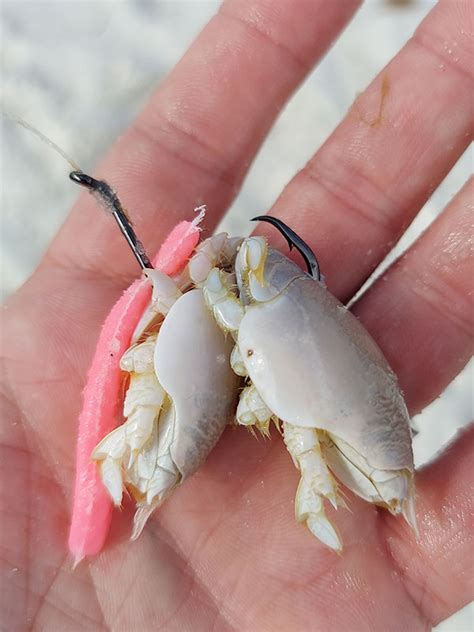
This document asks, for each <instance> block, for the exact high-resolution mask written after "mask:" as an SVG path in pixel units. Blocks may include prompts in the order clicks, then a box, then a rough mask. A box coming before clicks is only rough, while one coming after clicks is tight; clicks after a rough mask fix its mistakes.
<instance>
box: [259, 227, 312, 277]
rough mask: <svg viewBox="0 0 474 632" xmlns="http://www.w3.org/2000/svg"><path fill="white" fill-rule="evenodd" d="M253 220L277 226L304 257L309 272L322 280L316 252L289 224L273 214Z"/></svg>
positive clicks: (291, 245) (290, 245)
mask: <svg viewBox="0 0 474 632" xmlns="http://www.w3.org/2000/svg"><path fill="white" fill-rule="evenodd" d="M250 221H251V222H268V223H269V224H271V225H272V226H275V228H276V229H277V230H279V231H280V233H281V234H282V235H283V237H284V238H285V239H286V241H287V242H288V246H289V247H290V250H291V249H292V248H293V246H294V247H295V248H296V250H297V251H298V252H299V253H300V255H301V256H302V257H303V259H304V261H305V263H306V266H307V268H308V273H309V274H310V275H311V276H312V277H313V278H314V279H316V280H317V281H321V272H320V270H319V264H318V260H317V259H316V256H315V254H314V252H313V251H312V250H311V248H310V247H309V246H308V244H307V243H306V242H305V241H303V240H302V239H301V237H300V236H299V235H297V234H296V233H295V231H294V230H292V229H291V228H290V227H289V226H287V225H286V224H285V223H284V222H282V221H281V219H277V218H276V217H272V216H271V215H258V216H257V217H253V218H252V219H251V220H250Z"/></svg>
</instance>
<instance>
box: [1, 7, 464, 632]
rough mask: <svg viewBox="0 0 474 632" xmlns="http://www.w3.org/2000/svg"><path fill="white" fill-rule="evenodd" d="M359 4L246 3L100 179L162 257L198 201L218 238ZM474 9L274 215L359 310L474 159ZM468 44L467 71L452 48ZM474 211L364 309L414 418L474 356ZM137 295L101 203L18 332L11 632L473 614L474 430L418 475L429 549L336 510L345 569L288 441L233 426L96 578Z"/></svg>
mask: <svg viewBox="0 0 474 632" xmlns="http://www.w3.org/2000/svg"><path fill="white" fill-rule="evenodd" d="M357 6H358V2H357V0H340V1H339V2H331V3H328V2H326V1H325V0H311V1H310V2H305V1H302V0H301V1H300V2H298V3H297V4H296V5H295V4H294V3H288V2H285V1H284V0H278V1H277V2H274V0H252V1H250V0H234V1H231V0H229V1H226V2H224V4H223V6H222V7H221V9H220V11H219V13H218V14H217V15H216V17H215V18H214V19H213V20H212V21H211V22H210V23H209V24H208V26H207V27H206V28H205V29H204V31H203V32H202V34H201V35H200V36H199V38H198V39H197V41H196V42H195V43H194V44H193V46H192V47H191V49H190V50H189V51H188V52H187V54H186V55H185V57H184V58H183V59H182V61H181V62H180V63H179V64H178V66H177V67H176V68H175V70H174V71H173V72H172V73H171V74H170V76H169V77H168V78H167V80H166V81H165V82H164V83H163V85H161V86H160V87H159V88H158V90H157V91H156V93H155V94H154V96H153V97H152V99H151V101H150V103H149V104H148V105H147V106H146V108H145V109H144V111H143V112H142V114H141V115H140V116H139V117H138V119H137V120H136V122H135V123H134V125H133V126H132V128H131V129H130V130H128V131H127V132H126V133H125V134H124V135H123V136H121V138H120V139H119V140H118V141H117V143H116V145H115V146H114V147H113V148H112V150H111V151H110V153H109V154H108V156H107V157H106V158H105V160H104V161H103V163H102V164H101V166H100V168H99V170H98V175H99V176H100V177H102V178H106V179H108V180H109V181H110V182H111V184H112V185H113V186H114V187H115V188H116V190H117V191H118V192H119V194H120V196H121V198H122V200H123V202H124V204H125V206H127V207H128V208H129V209H131V211H130V212H131V214H132V216H133V219H134V222H135V227H136V230H137V233H138V234H139V235H140V236H141V237H142V239H143V241H144V242H145V245H146V247H147V249H148V250H149V251H150V252H151V253H153V252H154V251H156V250H157V249H158V246H159V244H160V242H161V241H162V239H163V238H164V236H165V235H166V233H167V232H168V231H169V229H170V228H171V227H172V226H173V225H174V224H176V223H177V221H178V220H180V219H183V218H184V217H185V214H186V211H187V210H188V209H190V208H192V207H193V206H194V205H195V201H196V200H197V199H205V201H206V203H207V205H208V208H209V209H210V211H209V213H208V215H207V218H206V221H207V226H208V228H209V229H212V228H213V227H214V226H215V225H216V223H217V222H218V220H219V218H220V217H221V215H222V214H223V213H224V212H225V209H226V207H227V206H228V204H229V203H230V201H231V199H232V198H233V196H234V195H235V193H236V191H237V190H238V188H239V186H240V184H241V182H242V179H243V177H244V175H245V170H246V169H247V167H248V165H249V163H250V161H251V159H252V158H253V156H254V155H255V153H256V151H257V149H258V147H259V145H260V143H261V142H262V140H263V138H264V137H265V134H266V132H267V131H268V129H269V127H270V126H271V124H272V123H273V121H274V119H275V117H276V115H277V114H278V111H279V110H280V109H281V107H283V105H284V103H285V102H286V100H287V99H288V98H289V96H290V95H291V93H292V91H293V90H294V89H295V88H296V87H297V85H298V84H299V83H300V81H301V80H302V79H303V77H304V76H305V75H306V73H307V72H309V71H310V70H311V69H312V67H313V66H314V64H315V63H316V61H317V60H318V59H319V58H320V57H321V55H322V54H323V53H324V51H325V50H326V48H327V47H328V46H329V44H330V43H331V42H332V41H333V40H334V39H335V38H336V36H337V34H338V32H339V31H340V30H341V29H342V28H343V27H344V25H345V24H346V23H347V21H348V20H349V19H350V18H351V16H352V14H353V13H354V12H355V10H356V9H357ZM295 7H297V10H295ZM469 11H470V8H469V2H468V1H466V2H464V1H463V0H459V1H452V0H442V1H441V2H440V3H439V4H438V5H437V6H436V7H435V8H434V9H433V10H432V12H431V13H430V14H429V15H428V17H427V18H426V19H425V20H424V22H423V23H422V24H421V25H420V27H419V29H418V30H417V31H416V33H415V34H414V36H413V38H412V39H411V40H410V41H409V42H408V43H407V45H406V46H405V47H404V48H403V50H402V51H401V52H400V53H399V54H398V55H397V56H396V57H395V59H394V60H393V61H392V62H391V63H390V64H389V65H388V66H387V67H386V68H385V69H384V70H383V72H382V73H381V75H380V76H379V77H376V78H375V79H374V81H373V83H372V84H371V85H370V86H369V87H368V88H367V90H366V91H365V92H364V93H363V94H362V95H361V96H359V97H358V98H357V99H356V101H355V103H354V104H353V106H352V108H351V109H350V110H349V112H348V113H347V116H346V117H345V119H344V120H343V121H342V123H341V124H340V126H339V127H338V128H337V129H336V130H335V131H334V132H333V133H332V135H331V136H330V137H329V138H328V140H327V142H326V143H325V144H324V145H323V147H322V148H320V149H319V150H318V151H317V153H316V154H315V155H314V157H313V158H312V159H311V160H310V162H309V163H308V165H306V167H304V169H302V171H301V172H299V173H298V174H297V175H296V176H295V178H294V179H293V180H292V181H291V182H290V183H289V184H288V186H287V187H286V188H285V190H284V191H283V193H282V195H281V197H280V198H279V199H278V200H277V202H276V203H275V205H274V207H273V208H272V209H271V214H272V215H275V216H277V217H280V218H281V219H283V220H284V221H286V222H287V223H289V224H290V225H291V226H292V227H293V228H294V229H295V230H296V231H297V232H298V233H299V234H301V235H302V236H303V238H304V239H305V240H307V241H308V242H309V244H310V245H311V247H313V249H314V250H315V252H316V253H317V255H318V259H319V261H320V264H321V267H322V270H323V272H324V274H325V276H326V278H327V280H328V285H329V289H330V290H331V291H332V292H334V293H335V294H336V295H337V296H338V297H339V298H341V299H342V300H348V299H349V298H350V297H351V296H352V295H353V294H354V293H355V291H356V290H357V289H358V288H359V287H360V286H361V285H362V283H363V282H364V280H365V279H366V278H367V277H368V276H369V275H370V273H371V272H372V271H373V269H374V268H375V267H376V266H377V264H378V263H379V261H380V260H381V259H382V258H383V257H384V255H385V254H386V252H387V251H388V250H389V249H390V247H391V245H392V244H393V243H394V242H395V241H396V240H397V239H398V238H399V237H400V235H401V234H402V233H403V231H404V229H405V228H406V226H407V225H408V224H409V223H410V221H411V220H412V219H413V217H414V216H415V214H416V213H417V212H418V210H419V209H420V207H421V206H422V205H423V203H424V202H425V201H426V200H427V198H428V197H429V196H430V194H431V192H432V191H433V189H434V188H435V187H436V186H437V184H438V183H439V182H440V181H441V180H442V179H443V177H444V176H445V175H446V173H447V172H448V171H449V170H450V169H451V167H452V166H453V164H454V163H455V162H456V160H457V159H458V157H459V156H460V155H461V153H462V152H463V151H464V150H465V148H466V147H467V146H468V144H469V143H470V141H471V139H472V114H473V112H472V64H470V60H471V59H472V54H473V53H472V39H469V33H466V28H467V27H466V25H467V24H469ZM449 37H451V38H453V39H456V41H457V42H458V50H459V59H458V61H457V63H456V64H454V63H453V62H452V60H451V59H449V58H446V52H445V51H444V50H443V46H442V42H443V41H445V40H446V38H449ZM441 62H442V63H443V64H444V65H445V72H442V73H441V72H440V71H439V66H440V63H441ZM262 85H265V90H263V91H262V90H261V89H260V88H261V86H262ZM383 86H385V88H383ZM387 87H388V88H389V89H387ZM383 95H385V96H384V97H383V107H380V105H381V99H382V96H383ZM448 141H449V142H448ZM472 196H473V183H472V181H471V182H468V183H466V185H465V187H464V188H463V189H462V190H461V191H460V192H459V193H458V195H457V196H455V197H454V198H453V200H452V202H451V203H450V205H449V206H448V208H446V209H445V210H444V212H443V213H442V214H441V215H440V216H439V218H438V219H437V220H436V221H435V223H434V224H433V225H432V226H431V227H430V228H429V229H428V230H427V232H426V233H425V234H424V235H422V236H421V238H420V239H419V241H418V242H417V243H415V245H414V246H413V247H411V249H410V250H409V251H408V253H407V254H406V256H404V257H403V258H402V259H400V260H399V261H398V262H396V263H395V264H394V265H392V266H391V267H390V268H389V269H388V270H387V272H386V273H385V274H384V276H383V278H382V279H380V280H378V281H377V282H376V283H375V284H374V285H373V286H372V287H371V289H370V290H369V291H368V292H367V293H366V294H364V295H363V296H362V297H361V298H360V299H359V300H358V301H357V302H356V304H355V306H354V311H355V313H356V314H357V315H358V317H359V318H360V319H361V320H362V322H363V323H364V324H365V326H366V327H367V328H368V330H369V331H370V332H371V334H372V335H373V336H374V338H375V339H376V340H377V342H378V343H379V345H380V346H381V348H382V350H383V351H384V353H385V354H386V356H387V358H388V360H389V362H390V363H391V365H392V366H393V368H394V370H395V371H396V373H397V374H398V376H399V380H400V384H401V387H402V389H403V391H404V393H405V395H406V399H407V404H408V407H409V409H410V412H411V413H412V414H413V413H415V412H418V411H419V410H420V409H421V408H423V407H424V406H426V405H427V404H428V403H429V402H430V401H432V400H433V399H434V398H436V397H437V396H438V395H439V394H440V393H441V392H442V391H443V389H444V388H445V387H446V385H447V384H448V383H449V382H450V381H451V380H452V379H453V377H454V376H455V375H456V374H457V373H458V372H459V371H460V369H461V368H462V367H463V366H464V364H465V363H466V361H467V359H468V358H469V355H470V353H471V352H470V346H471V322H470V314H471V311H470V310H471V309H472V306H471V305H470V304H469V296H470V293H469V283H470V271H471V270H470V263H469V252H470V242H471V243H472V238H471V239H470V238H469V234H470V232H469V231H470V230H471V228H470V219H469V215H470V212H469V211H472V199H473V197H472ZM163 209H166V213H164V212H163ZM259 230H260V229H259ZM261 230H262V231H263V230H265V228H264V227H262V228H261ZM268 235H269V238H270V239H271V241H272V242H273V243H274V244H275V245H276V246H277V247H280V246H283V244H282V243H281V242H279V241H278V238H277V237H276V235H275V234H274V233H273V232H270V231H269V233H268ZM360 252H364V253H365V252H370V253H371V254H370V255H367V256H366V257H365V258H364V257H361V256H359V254H358V253H360ZM137 274H138V271H137V268H136V264H135V262H134V260H133V257H132V255H131V254H130V253H129V252H128V250H127V249H126V246H125V245H124V243H123V241H122V239H121V236H120V235H119V232H118V230H117V229H116V227H115V225H114V224H113V222H112V221H111V219H110V218H108V217H105V216H104V215H103V214H101V212H99V211H98V210H97V208H96V206H95V203H94V200H93V199H92V198H91V197H88V196H87V195H82V196H81V197H80V199H79V201H78V203H77V204H76V206H75V208H74V209H73V210H72V212H71V214H70V216H69V217H68V219H67V221H66V222H65V224H64V225H63V227H62V228H61V230H60V232H59V234H58V235H57V236H56V238H55V240H54V241H53V243H52V244H51V246H50V248H49V250H48V252H47V254H46V256H45V257H44V259H43V261H42V263H41V264H40V266H39V268H38V269H37V270H36V272H35V273H34V274H33V276H32V277H31V278H30V279H29V280H28V281H27V282H26V283H25V285H24V286H23V287H22V288H21V289H20V290H19V291H18V292H17V294H16V295H14V296H13V297H12V298H11V299H10V300H9V302H8V304H7V306H6V308H5V309H4V311H3V315H2V316H3V322H2V326H1V330H2V336H3V343H2V357H3V367H4V368H3V389H2V390H3V398H2V425H1V442H0V449H1V455H0V463H1V465H2V468H3V474H2V477H1V480H2V488H1V502H2V529H1V538H2V565H3V570H2V591H1V596H2V600H3V605H2V613H3V615H2V618H3V623H4V625H5V629H8V630H12V631H13V630H18V631H19V630H26V629H28V630H29V629H32V630H62V631H66V630H74V631H75V630H82V629H90V630H102V629H104V630H105V629H112V630H116V631H127V632H128V631H130V630H140V631H142V630H146V631H148V630H157V629H165V630H205V631H207V630H219V631H220V630H234V629H235V630H255V631H256V630H258V631H259V632H260V631H263V630H285V631H288V630H298V631H300V630H331V631H332V630H337V631H338V630H357V631H362V630H384V631H390V630H410V631H413V630H427V629H430V627H431V626H432V625H433V624H435V623H437V622H439V621H440V620H442V619H444V618H445V617H447V616H449V615H450V614H451V613H452V612H454V611H456V610H458V609H459V608H461V607H462V606H463V605H464V604H465V603H467V602H468V601H469V600H470V599H472V597H473V586H472V579H471V577H470V571H472V533H473V529H472V498H471V496H470V493H469V488H470V485H471V484H472V481H470V480H469V479H470V478H472V462H471V467H470V466H469V458H470V454H472V451H471V450H472V443H473V438H474V437H473V432H472V431H471V432H470V431H468V432H466V433H464V434H463V436H462V437H460V438H458V440H457V441H456V442H455V443H454V444H453V445H452V446H451V448H450V449H449V450H447V451H446V452H445V453H444V454H442V455H441V456H440V457H439V458H438V459H437V460H436V461H435V462H433V463H432V464H430V465H429V466H427V467H426V468H425V469H423V470H422V471H420V472H418V473H417V478H416V481H417V494H418V496H417V517H418V526H419V531H420V536H419V540H418V541H417V540H416V537H415V535H414V533H413V532H411V531H410V529H409V528H408V527H407V525H405V524H404V523H403V522H402V521H401V520H397V519H395V518H393V517H392V516H389V515H388V514H386V513H384V512H381V511H379V510H378V509H377V508H376V507H374V506H371V505H369V504H367V503H365V502H362V501H360V500H358V499H356V498H355V497H353V496H352V495H350V494H349V504H350V511H345V510H342V509H341V510H339V511H338V514H337V516H335V515H334V512H333V511H332V509H328V512H329V515H330V517H331V519H332V520H334V521H335V522H336V523H337V525H338V527H339V529H340V531H341V534H342V537H343V540H344V543H345V548H344V551H343V554H342V555H340V556H338V555H336V554H334V553H332V552H330V551H329V550H327V549H325V548H324V547H323V546H322V545H321V544H320V543H318V542H317V541H315V540H314V538H313V537H312V536H311V535H310V533H309V532H307V531H306V530H305V529H304V528H303V527H301V526H300V525H298V524H296V522H295V520H294V515H293V500H294V494H295V490H296V485H297V478H298V475H297V472H296V471H295V470H294V468H293V465H292V463H291V460H290V459H289V457H288V455H287V454H286V451H285V448H284V446H283V444H282V441H281V440H280V439H279V437H278V436H277V435H275V436H274V437H273V440H272V441H269V442H262V441H258V442H257V441H255V440H254V439H253V437H252V436H251V435H250V434H249V433H247V432H246V431H245V430H244V429H232V428H229V429H228V430H227V431H226V432H225V433H224V436H223V437H222V439H221V441H220V442H219V444H218V446H217V447H216V449H215V450H214V451H213V453H212V454H211V455H210V457H209V459H208V461H207V462H206V463H205V465H204V466H203V467H202V468H201V469H200V471H199V472H198V473H197V474H196V475H195V476H194V477H192V478H191V479H190V480H189V481H187V482H186V484H185V485H183V486H182V487H181V488H180V489H179V490H178V491H177V492H176V493H175V494H174V495H173V497H172V498H171V499H170V500H169V501H168V502H166V503H165V505H164V506H163V508H162V509H161V510H160V511H159V512H157V513H156V514H155V516H154V517H153V518H152V519H151V520H150V522H149V523H148V525H147V527H146V529H145V531H144V533H143V534H142V536H141V537H140V539H139V540H138V541H137V542H135V543H133V545H132V544H130V543H129V541H128V536H129V533H130V523H131V514H132V507H131V506H130V504H129V503H127V502H126V503H125V505H124V508H123V510H122V512H118V511H116V512H115V515H114V521H113V526H112V530H111V533H110V536H109V540H108V542H107V545H106V548H105V550H104V551H103V553H102V554H101V555H99V556H98V557H97V558H95V559H91V560H88V561H86V562H83V563H82V564H81V565H79V567H78V568H76V570H74V571H73V570H72V561H71V559H70V558H69V556H68V553H67V531H68V523H69V519H70V508H71V503H72V496H71V495H72V489H73V477H74V445H75V435H76V429H77V418H78V413H79V410H80V406H81V391H82V388H83V386H84V381H85V375H86V371H87V367H88V364H89V362H90V359H91V357H92V354H93V351H94V346H95V342H96V340H97V337H98V334H99V330H100V324H101V322H102V321H103V320H104V317H105V316H106V314H107V312H108V311H109V310H110V308H111V306H112V305H113V303H114V302H115V300H116V299H117V298H118V296H119V295H120V293H121V291H122V290H123V289H124V288H125V287H126V286H127V285H128V284H129V282H130V281H131V280H132V279H133V278H135V277H136V276H137ZM471 295H472V293H471ZM440 422H441V420H440ZM12 568H13V569H15V572H11V569H12Z"/></svg>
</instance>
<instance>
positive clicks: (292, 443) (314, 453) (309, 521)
mask: <svg viewBox="0 0 474 632" xmlns="http://www.w3.org/2000/svg"><path fill="white" fill-rule="evenodd" d="M283 437H284V440H285V444H286V447H287V449H288V452H289V453H290V455H291V457H292V459H293V462H294V464H295V466H296V467H297V468H298V469H299V470H300V471H301V480H300V483H299V485H298V491H297V492H296V500H295V514H296V519H297V521H298V522H305V523H306V525H307V527H308V528H309V530H310V531H311V533H312V534H313V535H314V536H316V537H317V538H318V539H319V540H321V542H323V543H324V544H326V546H328V547H330V548H331V549H333V550H335V551H341V550H342V542H341V539H340V537H339V534H338V533H337V531H336V529H335V527H334V526H333V525H332V524H331V522H330V521H329V520H328V518H327V517H326V514H325V511H324V506H323V497H325V498H327V499H328V500H329V501H330V502H331V504H332V505H333V506H334V507H336V508H337V505H338V494H337V484H336V482H335V481H334V479H333V477H332V475H331V473H330V472H329V469H328V467H327V465H326V462H325V460H324V458H323V456H322V454H321V448H320V445H319V440H318V434H317V431H316V430H315V429H314V428H302V427H300V426H294V425H293V424H288V423H283Z"/></svg>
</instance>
